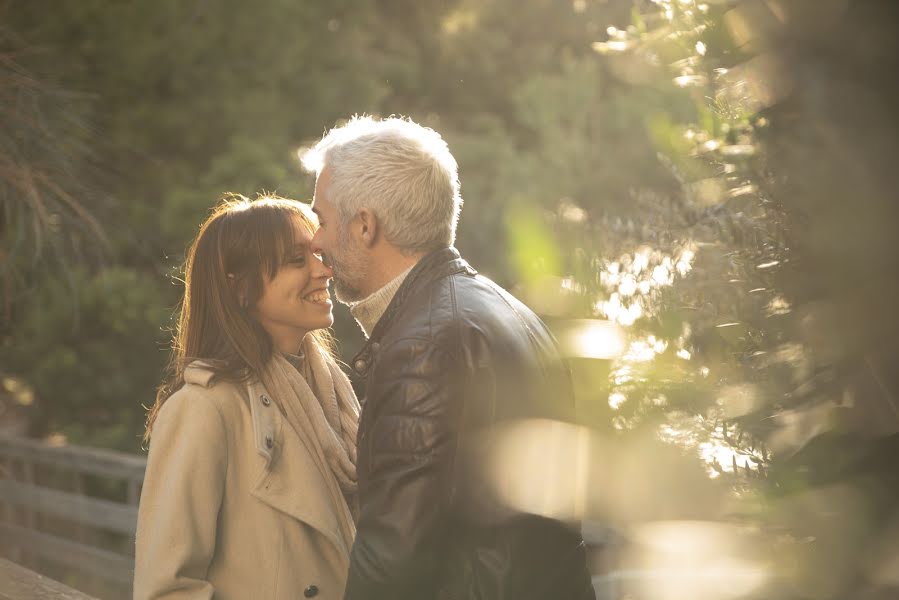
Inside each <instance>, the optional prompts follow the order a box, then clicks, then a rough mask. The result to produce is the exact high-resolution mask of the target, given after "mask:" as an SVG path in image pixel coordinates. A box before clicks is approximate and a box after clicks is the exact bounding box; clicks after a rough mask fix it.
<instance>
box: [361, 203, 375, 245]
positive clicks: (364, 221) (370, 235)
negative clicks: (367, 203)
mask: <svg viewBox="0 0 899 600" xmlns="http://www.w3.org/2000/svg"><path fill="white" fill-rule="evenodd" d="M358 217H359V237H360V239H361V240H362V243H363V244H364V245H365V246H367V247H371V246H373V245H374V243H375V242H376V241H377V239H378V217H376V216H375V214H374V213H373V212H371V211H370V210H369V209H367V208H360V209H359V213H358Z"/></svg>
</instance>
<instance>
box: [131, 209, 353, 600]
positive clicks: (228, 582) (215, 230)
mask: <svg viewBox="0 0 899 600" xmlns="http://www.w3.org/2000/svg"><path fill="white" fill-rule="evenodd" d="M315 229H316V222H315V216H314V214H312V212H311V211H310V210H309V209H308V208H307V207H306V206H305V205H303V204H300V203H298V202H295V201H292V200H286V199H282V198H274V197H264V198H260V199H257V200H255V201H249V200H247V199H246V198H243V197H240V196H230V197H228V198H226V199H225V200H224V201H223V202H222V203H221V204H220V205H219V206H218V207H216V209H215V210H214V211H213V213H212V214H211V216H210V217H209V218H208V219H207V220H206V222H205V223H204V224H203V225H202V226H201V227H200V232H199V234H198V235H197V238H196V239H195V240H194V242H193V244H192V245H191V247H190V250H189V252H188V256H187V263H186V268H185V279H184V284H185V291H184V300H183V302H182V305H181V314H180V319H179V321H178V327H177V331H176V333H175V337H174V344H173V350H172V359H171V363H170V367H169V372H168V375H167V378H166V380H165V382H164V384H163V385H162V386H161V388H160V391H159V393H158V395H157V399H156V403H155V404H154V406H153V407H152V408H151V409H150V411H149V415H148V418H147V431H146V439H147V440H149V441H150V452H149V457H148V460H147V471H146V475H145V478H144V487H143V492H142V495H141V501H140V509H139V513H138V523H137V548H136V561H135V573H134V597H135V599H141V600H143V599H148V598H212V597H215V598H219V599H230V598H235V599H241V600H244V599H247V598H253V599H254V600H264V599H269V598H271V599H276V598H299V597H306V598H312V597H318V598H325V599H331V598H334V599H337V598H341V597H342V594H343V588H344V585H345V581H346V573H347V565H348V556H349V550H350V548H351V546H352V541H353V536H354V533H355V528H354V524H353V512H354V511H353V508H352V507H353V506H354V504H355V501H354V497H355V485H356V468H355V461H356V430H357V424H358V416H359V404H358V402H357V401H356V397H355V395H354V394H353V390H352V387H351V386H350V383H349V380H348V379H347V377H346V375H344V373H343V372H342V371H341V370H340V368H339V367H338V365H337V363H336V362H335V360H334V357H333V356H332V354H331V351H330V345H329V337H328V334H327V332H326V329H327V328H328V327H330V326H331V324H332V323H333V315H332V313H331V310H332V304H331V300H330V295H329V292H328V282H329V280H330V278H331V275H332V273H331V270H330V269H329V268H328V267H327V266H326V265H325V264H323V263H322V261H321V257H320V256H318V255H316V254H314V253H313V252H312V250H311V249H310V242H311V240H312V235H313V234H314V233H315Z"/></svg>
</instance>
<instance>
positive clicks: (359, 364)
mask: <svg viewBox="0 0 899 600" xmlns="http://www.w3.org/2000/svg"><path fill="white" fill-rule="evenodd" d="M367 366H368V363H366V362H365V361H364V360H362V359H361V358H360V359H359V360H357V361H356V362H354V363H353V367H355V369H356V371H358V372H360V373H361V372H362V371H364V370H365V367H367Z"/></svg>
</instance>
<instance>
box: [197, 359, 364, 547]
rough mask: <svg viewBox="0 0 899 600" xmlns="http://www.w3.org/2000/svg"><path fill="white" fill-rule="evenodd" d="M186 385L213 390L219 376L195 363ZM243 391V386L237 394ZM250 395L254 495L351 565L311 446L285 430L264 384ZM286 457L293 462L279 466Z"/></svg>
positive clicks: (249, 389) (252, 385)
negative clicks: (312, 532) (318, 535)
mask: <svg viewBox="0 0 899 600" xmlns="http://www.w3.org/2000/svg"><path fill="white" fill-rule="evenodd" d="M184 382H185V383H190V384H195V385H199V386H202V387H205V388H209V387H212V386H213V385H214V383H215V371H214V370H213V369H212V368H211V367H210V365H209V364H208V363H204V362H202V361H194V362H193V363H191V364H190V365H188V367H187V368H186V369H185V370H184ZM240 387H241V386H240V384H238V387H237V389H240ZM245 389H246V393H247V395H248V401H249V403H250V418H251V420H252V425H253V451H254V452H255V453H256V454H257V455H259V456H260V457H261V458H262V459H263V460H262V461H260V463H259V471H258V473H257V475H255V477H254V483H253V485H252V489H251V490H250V493H251V494H252V495H253V496H255V497H256V498H257V499H258V500H259V501H261V502H263V503H265V504H267V505H269V506H271V507H272V508H274V509H275V510H278V511H280V512H283V513H285V514H287V515H289V516H291V517H293V518H294V519H297V520H298V521H302V522H303V523H306V524H307V525H309V526H310V527H312V528H313V529H315V530H317V531H318V532H320V533H321V534H322V535H324V536H325V537H326V538H327V539H328V540H329V541H330V542H331V543H333V544H334V546H335V547H336V548H337V550H338V551H339V553H340V555H341V556H343V557H344V558H346V559H347V560H349V558H348V557H349V551H350V549H349V548H347V547H346V544H344V542H343V538H342V536H341V535H340V529H339V526H338V523H337V516H336V515H335V513H334V508H333V507H332V506H331V500H330V496H329V495H328V493H327V483H326V482H325V481H324V479H323V478H322V475H321V473H320V472H319V470H318V468H317V467H316V466H315V463H314V462H313V461H312V458H311V457H310V456H309V449H308V448H307V446H306V442H305V441H304V440H303V439H302V438H301V437H300V436H299V435H298V434H297V433H296V432H295V431H294V430H293V428H292V427H290V426H289V425H288V426H285V425H284V417H283V415H281V411H280V409H278V406H277V404H276V403H275V402H274V400H273V399H272V396H271V395H270V394H269V393H268V391H267V390H266V389H265V387H264V386H263V385H262V383H260V382H259V381H258V380H255V379H253V380H250V381H249V382H247V383H246V384H245ZM248 450H249V448H248ZM281 456H286V457H288V458H287V459H286V460H279V459H280V457H281Z"/></svg>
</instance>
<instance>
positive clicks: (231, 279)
mask: <svg viewBox="0 0 899 600" xmlns="http://www.w3.org/2000/svg"><path fill="white" fill-rule="evenodd" d="M228 285H229V286H230V287H231V291H232V292H234V293H235V294H236V295H237V303H238V304H240V307H241V308H246V307H247V286H246V280H244V279H239V280H238V279H237V276H236V275H234V273H228Z"/></svg>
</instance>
